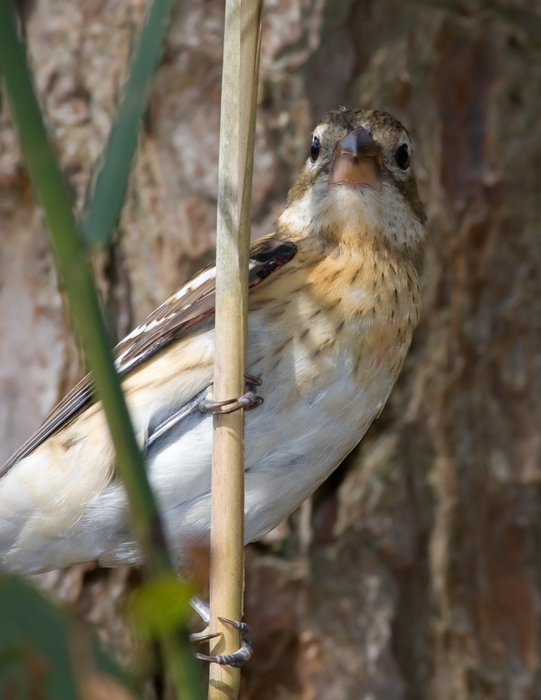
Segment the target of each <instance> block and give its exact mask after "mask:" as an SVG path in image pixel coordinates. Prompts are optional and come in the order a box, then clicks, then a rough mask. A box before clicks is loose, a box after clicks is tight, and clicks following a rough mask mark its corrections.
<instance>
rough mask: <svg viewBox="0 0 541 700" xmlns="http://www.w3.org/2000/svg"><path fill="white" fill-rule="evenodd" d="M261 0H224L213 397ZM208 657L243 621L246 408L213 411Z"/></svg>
mask: <svg viewBox="0 0 541 700" xmlns="http://www.w3.org/2000/svg"><path fill="white" fill-rule="evenodd" d="M262 7H263V0H227V1H226V9H225V30H224V67H223V77H222V105H221V109H222V111H221V122H220V160H219V183H218V225H217V250H216V355H215V369H214V399H215V400H217V401H221V400H224V399H231V398H234V397H238V396H241V395H242V394H243V393H244V391H245V380H244V372H245V366H246V338H247V313H248V254H249V243H250V208H251V187H252V170H253V167H252V166H253V142H254V131H255V106H256V102H257V100H256V97H257V81H258V73H259V48H260V34H261V11H262ZM211 530H212V535H211V574H210V601H211V629H212V630H213V631H215V632H221V633H222V636H221V637H218V638H217V641H216V642H215V643H214V645H213V648H212V653H213V654H231V653H233V652H234V651H236V650H237V649H238V648H239V645H240V634H239V632H238V631H236V630H234V629H232V628H231V627H230V626H228V625H224V624H223V623H222V622H221V621H220V620H219V619H218V616H221V617H225V618H228V619H231V620H240V619H241V618H242V607H243V606H242V600H243V588H244V551H243V548H244V411H243V410H241V411H237V412H236V413H231V414H229V415H223V416H220V415H216V416H214V449H213V469H212V516H211ZM239 685H240V670H239V669H234V668H232V667H230V666H219V665H217V664H211V667H210V673H209V695H208V697H209V700H226V699H227V700H232V699H234V698H236V697H237V696H238V691H239Z"/></svg>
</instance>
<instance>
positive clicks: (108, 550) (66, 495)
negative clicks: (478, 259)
mask: <svg viewBox="0 0 541 700" xmlns="http://www.w3.org/2000/svg"><path fill="white" fill-rule="evenodd" d="M350 133H353V134H357V135H358V134H361V133H362V134H363V139H364V140H362V139H361V137H360V136H359V137H358V141H359V144H362V145H363V148H364V147H365V144H366V143H368V137H367V136H366V134H368V135H369V137H370V140H371V143H372V144H373V143H374V142H375V144H376V146H377V148H376V150H375V151H374V153H375V155H372V152H370V154H369V155H366V156H363V155H362V154H361V155H359V158H363V157H364V158H375V160H374V161H367V163H368V162H369V164H370V168H372V170H371V171H370V173H371V172H372V171H373V172H374V173H376V175H375V176H374V175H372V174H370V175H369V177H370V178H373V177H376V180H375V182H376V186H375V187H374V186H372V185H364V184H363V182H360V183H359V182H349V181H348V180H347V178H346V179H345V180H344V181H339V182H335V181H334V180H336V179H337V177H338V176H337V175H336V172H337V171H336V169H335V170H333V168H334V164H335V163H336V162H337V160H338V159H339V158H341V157H342V156H341V155H340V148H342V150H344V148H343V144H344V143H346V146H348V147H349V145H348V144H349V141H348V142H345V141H344V139H345V137H346V136H347V135H348V134H350ZM314 138H315V139H316V140H317V142H318V144H319V152H318V155H317V157H316V158H315V159H312V160H313V162H312V160H310V161H308V162H307V164H306V166H305V168H304V169H303V171H302V173H301V175H300V177H299V179H298V181H297V183H296V185H295V187H294V188H293V189H292V190H291V192H290V196H289V199H288V206H287V207H286V209H285V211H284V213H283V214H282V216H281V218H280V220H279V222H278V228H277V232H276V233H275V234H273V235H272V236H271V237H270V238H271V239H273V238H274V239H280V240H284V241H289V242H290V243H292V244H295V246H296V253H295V252H293V253H291V255H292V257H291V256H290V257H291V259H290V260H289V261H288V262H286V263H285V264H281V265H280V266H277V269H276V271H273V272H272V274H269V275H268V277H267V278H265V279H264V281H263V282H261V284H259V285H258V286H254V288H253V290H252V291H251V293H250V300H249V328H248V338H249V340H248V363H247V371H248V372H249V373H250V374H253V375H257V376H259V377H261V379H262V382H263V383H262V386H261V387H260V388H259V389H258V393H259V394H260V395H261V396H262V397H263V398H264V400H265V402H264V404H263V405H262V406H260V407H258V408H256V409H254V410H253V411H250V412H249V413H247V414H246V530H245V539H246V541H251V540H253V539H256V538H257V537H259V536H261V535H262V534H263V533H265V532H267V531H268V530H269V529H271V528H272V527H274V526H276V525H277V524H278V523H279V522H280V521H281V520H282V519H283V518H284V517H286V516H287V515H288V514H289V513H290V512H291V511H292V510H293V509H294V508H295V507H296V506H298V505H299V504H300V503H301V502H302V500H303V499H304V498H305V497H306V496H307V495H308V494H309V493H311V492H312V491H313V490H314V489H315V488H316V487H317V486H318V485H319V484H320V483H321V482H322V481H323V480H324V479H325V478H326V477H327V476H328V474H329V473H330V472H331V471H332V470H333V469H334V468H335V467H336V466H337V465H338V464H339V463H340V461H341V460H342V459H343V458H344V456H345V455H347V453H348V452H349V451H350V450H351V449H352V448H353V447H354V446H355V445H356V444H357V443H358V442H359V440H360V439H361V438H362V436H363V435H364V433H365V432H366V430H367V428H368V427H369V425H370V423H371V422H372V420H373V419H374V418H375V417H376V416H377V415H379V413H380V412H381V409H382V408H383V406H384V404H385V401H386V400H387V397H388V396H389V393H390V391H391V389H392V386H393V384H394V382H395V380H396V378H397V376H398V373H399V372H400V369H401V367H402V364H403V362H404V358H405V356H406V353H407V350H408V348H409V345H410V342H411V337H412V333H413V330H414V328H415V326H416V324H417V322H418V320H419V314H420V307H421V297H420V290H419V284H418V278H417V271H416V263H417V260H418V258H419V254H420V252H421V247H422V243H423V240H424V229H423V221H424V214H423V209H422V205H421V204H420V202H419V200H418V197H417V190H416V186H415V180H414V177H413V174H412V172H411V170H410V168H409V165H408V166H407V167H406V168H402V167H400V166H399V165H398V162H399V160H398V159H399V156H398V155H397V149H398V148H400V146H402V147H403V148H404V147H405V148H406V150H407V151H408V153H409V150H410V149H411V144H410V142H409V137H408V135H407V132H406V131H405V130H404V128H403V127H402V126H401V125H400V124H399V123H398V122H396V120H394V119H393V118H392V117H391V116H390V115H387V114H385V113H378V112H368V111H357V112H355V111H347V110H340V111H338V112H331V113H329V114H328V115H326V116H325V117H324V119H323V121H322V123H321V124H320V125H319V126H318V127H317V129H316V130H315V132H314ZM314 143H316V141H314ZM340 144H342V147H340V148H339V146H340ZM404 145H405V146H404ZM359 148H360V146H359ZM374 148H375V146H372V149H373V150H374ZM346 150H347V149H346ZM367 152H368V151H367ZM313 153H315V151H314V150H313ZM402 155H403V153H402ZM346 157H347V158H350V155H349V152H348V154H346ZM356 157H357V156H355V158H356ZM352 158H353V156H352ZM350 160H351V159H350ZM350 160H342V161H341V162H342V163H345V167H346V171H347V167H348V163H349V162H350ZM355 162H356V161H355ZM376 162H377V165H376ZM400 162H402V161H400ZM402 164H403V163H402ZM341 172H342V171H340V173H341ZM347 172H349V171H347ZM352 172H353V171H352ZM355 172H357V171H355ZM363 172H364V171H363ZM367 172H368V171H367ZM340 177H342V175H340ZM352 177H353V175H352ZM355 177H357V178H360V177H362V176H360V175H355ZM377 178H379V179H377ZM371 182H372V180H371ZM379 185H381V187H379ZM293 248H294V246H293ZM212 274H213V273H212V271H207V272H206V273H204V274H203V275H202V276H201V277H200V278H195V280H194V281H193V282H192V283H191V284H192V287H193V289H192V290H191V293H197V291H198V285H200V286H201V288H202V285H203V283H204V284H208V283H209V279H211V278H212ZM198 280H199V281H198ZM188 291H190V290H188ZM185 293H186V292H185V291H184V292H183V291H181V292H179V293H178V294H177V295H174V297H172V298H171V300H169V302H166V304H165V305H164V307H162V308H164V309H165V310H167V305H168V304H171V303H172V300H173V301H174V298H175V296H176V303H177V304H178V303H179V299H181V298H182V294H185ZM183 313H184V312H183ZM159 323H160V319H159V318H158V319H157V320H154V321H152V322H151V324H149V325H148V326H147V327H146V328H145V327H141V328H140V329H139V330H136V331H134V333H133V334H132V336H133V337H132V341H133V342H136V341H137V340H138V339H140V338H141V337H142V335H144V332H146V331H147V330H148V328H150V325H152V327H153V328H154V331H156V329H158V330H159ZM128 340H129V339H128ZM130 342H131V341H130ZM128 349H129V347H128ZM119 352H120V350H119ZM123 352H124V351H123V350H122V352H121V353H120V360H119V362H120V364H121V361H122V358H123V357H124V355H123V354H122V353H123ZM213 354H214V333H213V318H212V317H209V316H208V315H207V316H206V317H204V318H203V317H202V320H200V321H199V322H198V323H196V324H195V325H193V327H190V328H188V329H187V330H186V331H185V332H183V333H181V334H180V335H179V337H175V338H174V339H173V340H171V341H170V342H168V343H167V344H166V345H165V346H164V347H163V348H162V349H160V350H159V351H158V352H156V353H154V354H152V355H151V356H150V357H149V359H145V361H144V362H142V363H141V364H139V365H138V366H135V368H134V369H130V370H129V371H128V373H127V375H126V377H125V379H124V381H123V387H124V390H125V393H126V397H127V401H128V405H129V408H130V411H131V415H132V420H133V423H134V427H135V430H136V434H137V436H138V439H139V442H140V444H141V447H142V448H143V449H145V450H146V460H147V465H148V473H149V478H150V481H151V484H152V486H153V488H154V490H155V493H156V495H157V498H158V500H159V503H160V507H161V509H162V512H163V514H164V516H165V522H166V527H167V532H168V536H169V539H170V544H171V546H172V548H173V550H174V551H175V552H176V554H177V556H178V560H179V563H180V564H181V565H183V564H186V563H187V562H186V552H187V551H188V549H189V548H190V546H191V545H192V544H194V543H201V542H207V541H208V536H209V517H210V460H211V433H212V418H211V416H210V415H208V414H205V413H202V412H200V411H199V410H197V405H195V404H194V406H195V408H193V410H192V409H190V411H189V412H188V413H187V414H186V416H184V417H182V420H179V421H178V422H176V423H174V425H173V424H171V427H168V425H169V424H168V423H167V421H168V420H169V419H170V418H171V416H175V415H179V411H182V410H183V407H185V406H186V405H188V406H190V405H191V404H190V402H193V401H194V399H195V398H196V397H198V396H199V395H201V396H203V395H204V393H205V392H206V391H207V389H208V388H209V386H210V385H211V382H212V374H213ZM64 422H65V421H64ZM164 426H165V427H164ZM153 436H154V437H153ZM37 442H38V441H36V443H37ZM21 455H22V457H21V458H20V459H19V460H18V461H17V459H16V460H15V461H14V463H11V464H10V465H9V469H7V470H5V473H4V474H3V476H1V472H0V565H1V566H2V567H3V568H6V569H10V570H16V571H24V572H35V571H43V570H47V569H51V568H57V567H60V566H66V565H69V564H72V563H75V562H80V561H85V560H90V559H98V560H100V561H101V562H102V563H104V564H119V563H124V562H137V561H139V550H138V547H137V545H136V543H135V542H134V540H133V538H132V536H131V534H130V532H129V529H128V525H127V516H126V498H125V495H124V492H123V489H122V487H121V485H120V484H119V483H118V482H117V481H116V479H115V478H114V451H113V448H112V445H111V441H110V438H109V434H108V430H107V426H106V423H105V419H104V415H103V412H102V411H101V407H100V404H99V403H95V404H92V405H90V406H88V407H86V408H85V410H83V411H82V412H81V413H80V414H78V415H76V416H75V417H74V418H73V419H72V420H71V422H67V423H66V424H60V425H59V426H58V428H55V429H54V430H53V431H52V434H50V435H48V437H47V438H46V439H45V440H44V441H43V442H41V444H36V447H35V448H33V449H32V451H30V452H29V453H28V454H26V453H25V452H22V453H21Z"/></svg>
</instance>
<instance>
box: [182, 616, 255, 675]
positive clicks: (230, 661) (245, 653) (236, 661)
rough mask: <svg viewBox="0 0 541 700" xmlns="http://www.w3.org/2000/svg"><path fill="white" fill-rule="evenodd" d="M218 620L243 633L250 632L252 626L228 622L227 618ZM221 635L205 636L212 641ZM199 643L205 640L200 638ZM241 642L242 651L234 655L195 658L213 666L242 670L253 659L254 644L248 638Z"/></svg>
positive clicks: (199, 655) (234, 621) (243, 638)
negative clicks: (218, 665)
mask: <svg viewBox="0 0 541 700" xmlns="http://www.w3.org/2000/svg"><path fill="white" fill-rule="evenodd" d="M218 619H219V620H221V621H222V622H225V623H226V624H228V625H231V626H232V627H234V628H235V629H237V630H240V631H241V632H249V631H250V626H249V625H247V624H246V623H245V622H237V621H236V620H228V619H227V618H225V617H220V618H218ZM219 634H220V632H217V633H216V634H209V635H205V638H209V639H212V638H213V637H217V636H218V635H219ZM197 641H203V638H200V639H198V640H197ZM241 641H242V644H241V647H240V649H238V650H237V651H235V652H233V654H216V655H208V654H196V655H195V657H196V658H197V659H200V660H201V661H208V662H209V663H211V664H220V666H233V668H242V666H244V664H245V663H246V662H247V661H249V660H250V659H251V658H252V654H253V648H252V643H251V642H250V640H249V639H248V638H247V637H241Z"/></svg>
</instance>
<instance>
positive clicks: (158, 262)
mask: <svg viewBox="0 0 541 700" xmlns="http://www.w3.org/2000/svg"><path fill="white" fill-rule="evenodd" d="M143 11H144V3H142V2H140V0H79V1H78V2H69V3H66V2H64V1H62V0H38V2H37V4H36V7H35V9H34V11H33V13H32V14H31V15H30V17H29V19H28V21H27V39H28V44H29V51H30V54H31V57H32V59H33V65H34V69H35V72H36V81H37V85H38V88H39V92H40V95H41V99H42V102H43V105H44V106H45V108H46V110H47V114H48V118H49V126H50V129H51V132H52V134H53V136H54V138H55V141H56V143H57V145H58V148H59V152H60V154H61V160H62V165H63V167H64V169H65V172H66V176H67V177H68V179H69V181H70V183H71V185H72V187H73V191H74V194H75V197H76V199H77V202H78V205H79V206H80V205H81V203H82V200H83V198H84V193H85V190H86V187H87V185H88V181H89V175H90V170H91V166H92V164H93V163H94V162H95V160H96V158H97V157H98V155H99V153H100V151H101V149H102V147H103V145H104V143H105V139H106V136H107V132H108V128H109V125H110V122H111V118H112V117H113V116H114V114H115V109H116V104H117V100H118V95H119V92H120V90H121V86H122V82H123V79H124V75H125V72H126V64H127V59H128V56H129V47H130V42H131V40H132V38H133V36H134V33H135V31H136V29H137V27H138V26H139V24H140V21H141V17H142V13H143ZM222 31H223V4H222V3H221V2H219V1H218V0H208V1H207V2H205V3H203V2H199V1H197V0H185V2H184V3H182V4H179V6H178V7H177V8H176V10H175V12H174V17H173V24H172V27H171V30H170V32H169V37H168V42H167V48H166V52H165V56H164V59H163V61H162V65H161V67H160V69H159V71H158V73H157V76H156V80H155V84H154V89H153V95H152V100H151V106H150V109H149V113H148V118H147V121H146V125H145V132H144V134H143V136H142V138H141V148H140V154H139V157H138V160H137V163H136V165H135V167H134V172H133V177H132V184H131V188H130V194H129V200H128V203H127V205H126V207H125V211H124V215H123V218H122V223H121V226H120V231H119V235H118V237H117V239H116V241H115V243H114V244H113V245H112V246H111V247H110V249H109V250H108V251H105V252H104V253H102V254H100V256H99V258H98V260H97V262H96V268H97V273H98V279H99V285H100V290H101V293H102V297H103V300H104V306H105V308H106V311H107V314H108V318H109V320H110V324H111V328H112V329H113V332H114V334H115V336H116V338H119V337H121V336H123V335H124V334H125V333H126V332H127V331H128V330H129V329H130V328H131V327H132V326H133V325H134V324H136V323H138V322H140V321H141V320H143V318H144V317H145V316H146V315H147V314H148V313H149V312H150V311H152V310H153V308H154V307H155V306H157V305H158V304H159V303H161V302H162V301H163V300H164V299H165V297H166V296H167V295H168V294H169V293H171V292H173V291H174V290H175V289H177V288H178V287H179V286H180V285H181V284H182V283H183V282H184V281H185V280H186V279H187V278H188V277H189V276H190V275H191V274H192V273H193V272H195V271H196V270H197V269H199V268H200V267H201V266H203V265H204V264H206V263H207V262H209V261H210V260H211V259H212V256H213V249H214V242H215V223H216V213H215V210H216V190H217V161H218V158H217V153H218V125H219V97H220V78H221V75H220V72H221V68H220V62H221V51H222V48H221V47H222V43H221V41H222V40H221V34H222ZM540 95H541V3H539V2H532V3H526V2H521V0H514V2H513V1H512V0H509V1H508V2H504V0H500V1H495V2H488V1H483V0H479V1H478V2H473V0H462V1H459V0H450V1H449V2H446V3H434V2H427V1H425V2H422V1H419V2H417V3H404V2H399V1H398V0H378V1H377V2H376V0H357V1H356V2H355V1H353V0H342V1H341V2H339V3H337V2H333V0H289V1H288V0H275V1H274V2H271V1H270V0H269V1H268V3H267V6H266V8H265V24H264V31H263V48H262V74H261V80H260V95H259V105H260V111H259V122H258V126H257V139H256V156H255V184H254V198H253V214H254V236H259V235H261V234H263V233H267V232H270V231H271V230H272V226H273V222H274V221H275V220H276V218H277V216H278V214H279V213H280V211H281V207H282V206H283V203H284V201H285V196H286V194H287V191H288V189H289V187H290V186H291V184H292V183H293V181H294V179H295V177H296V174H297V173H298V171H299V169H300V167H301V165H302V163H303V162H304V160H305V158H306V157H307V152H308V148H309V143H310V136H309V134H310V131H311V129H312V128H313V127H314V126H315V125H316V124H317V121H318V119H319V116H320V115H321V113H323V112H324V111H326V110H328V109H332V108H336V107H337V106H338V105H339V104H343V105H346V106H347V107H350V108H356V107H370V108H375V109H385V110H388V111H390V112H392V113H393V114H394V115H395V116H396V117H397V118H398V119H400V120H401V121H402V122H403V123H404V124H405V125H406V127H407V128H408V129H409V130H410V132H411V134H412V137H413V140H414V143H415V156H414V157H415V163H416V172H417V178H418V182H419V186H420V191H421V195H422V199H423V200H424V202H425V204H426V205H427V210H428V215H429V219H428V231H429V240H428V244H427V248H426V256H425V264H424V270H423V275H422V288H423V296H424V311H423V317H422V321H421V325H420V327H419V329H418V330H417V332H416V334H415V338H414V343H413V347H412V350H411V352H410V355H409V357H408V359H407V361H406V366H405V368H404V370H403V372H402V375H401V377H400V379H399V382H398V385H397V386H396V388H395V390H394V391H393V394H392V396H391V398H390V400H389V402H388V405H387V407H386V409H385V410H384V412H383V414H382V416H381V417H380V419H379V420H378V421H377V422H376V423H375V424H374V425H373V426H372V428H371V430H370V432H369V434H368V435H367V437H366V438H365V440H364V441H363V443H362V445H361V446H360V447H359V448H358V449H357V450H355V452H354V453H352V454H351V455H350V457H349V458H348V459H347V460H346V462H345V463H344V464H343V465H342V466H341V467H340V468H339V469H338V470H337V472H336V473H335V474H334V475H333V476H332V477H331V478H330V479H329V480H328V482H327V483H325V484H324V485H323V486H322V487H321V488H320V489H319V491H318V492H317V493H316V494H315V495H314V497H313V498H312V499H311V501H310V502H309V503H308V504H307V505H305V506H304V507H303V508H302V510H301V511H300V512H299V513H297V514H295V515H294V516H293V517H292V518H291V519H290V520H289V522H288V523H284V525H283V526H281V527H280V528H278V529H277V530H276V531H274V532H273V533H271V534H270V535H269V536H267V537H266V538H265V539H264V541H263V543H261V544H258V545H255V546H251V547H249V548H248V550H247V581H246V619H247V621H248V622H249V623H250V624H252V626H253V634H252V639H253V642H254V647H255V656H254V659H253V661H252V662H250V664H249V665H248V666H247V667H246V669H245V671H244V673H243V691H242V698H243V700H271V699H272V700H275V699H277V698H278V699H282V700H286V699H288V700H293V699H295V700H301V699H302V700H312V699H314V700H315V699H316V698H317V699H325V700H346V699H347V700H379V699H382V700H395V699H396V700H466V699H468V700H481V699H487V700H488V699H490V700H505V699H507V698H509V699H513V700H534V699H539V698H541V678H540V671H539V665H540V664H539V654H538V646H539V639H540V632H539V630H540V619H539V600H540V598H541V561H540V550H539V546H540V541H541V529H540V524H541V512H540V511H541V500H540V487H539V484H540V481H541V430H540V426H541V372H540V374H539V375H538V373H537V370H538V369H541V342H540V341H541V332H540V331H541V328H540V326H541V273H540V272H539V271H540V270H541V230H540V228H541V224H540V222H541V195H540V192H541V167H540V163H541V119H540V118H539V112H540ZM0 188H1V190H0V205H1V206H0V230H1V234H0V235H1V237H2V249H1V258H0V397H1V398H0V416H1V420H0V452H1V455H0V457H5V458H7V457H8V456H9V454H10V453H11V452H12V451H13V450H14V449H15V448H16V447H18V446H19V444H20V443H21V442H22V441H23V440H24V439H25V438H26V437H28V436H29V435H30V433H31V432H32V431H33V430H34V429H35V428H36V427H37V426H38V424H39V423H40V422H41V420H42V419H43V418H44V417H45V415H46V414H47V412H48V411H49V410H50V409H51V408H52V407H53V405H54V404H55V402H56V401H57V400H58V399H60V398H61V396H62V395H63V394H64V393H65V392H66V391H67V390H68V389H69V388H70V387H71V386H72V385H73V384H74V382H75V381H76V379H77V378H78V377H79V376H80V375H81V373H82V371H83V367H82V363H81V361H80V360H78V359H77V353H76V350H75V345H74V342H73V341H72V340H71V338H70V333H69V330H68V324H67V318H66V314H65V312H64V311H63V306H62V303H61V296H60V294H59V292H58V289H57V281H56V277H55V273H54V267H53V259H52V255H51V254H50V252H49V249H48V243H47V239H46V237H45V234H44V231H43V227H42V222H41V219H40V214H39V209H38V208H37V207H36V206H35V204H34V202H33V199H32V195H31V190H30V186H29V183H28V178H27V175H26V170H25V168H24V164H23V162H22V159H21V156H20V152H19V149H18V145H17V139H16V136H15V134H14V130H13V126H12V125H11V122H10V117H9V113H8V106H7V103H6V100H5V99H4V97H3V96H2V102H1V109H0ZM536 309H537V311H536ZM130 580H131V579H130V574H129V572H128V571H127V570H120V571H116V572H106V571H101V570H98V569H96V568H93V567H92V565H89V566H81V567H75V568H74V569H71V570H70V571H68V572H63V573H58V574H51V575H46V576H43V577H41V583H42V585H46V586H49V587H51V588H52V589H54V590H56V592H57V593H58V595H60V596H61V597H63V598H64V599H65V600H67V601H69V602H70V603H71V604H72V605H73V606H74V607H75V608H76V609H78V610H79V611H80V613H81V615H83V616H84V617H86V618H87V619H90V620H92V621H94V622H95V623H96V624H97V626H98V628H99V629H100V631H101V633H102V635H103V636H104V637H105V638H107V639H109V640H111V641H113V643H114V644H115V645H116V649H117V652H118V654H119V656H120V657H121V658H124V659H129V658H130V655H131V653H132V650H131V646H130V642H129V637H128V635H127V632H126V630H125V628H124V626H123V624H122V622H121V610H122V606H123V601H124V598H125V592H126V590H127V588H129V586H130V585H131V584H130V583H129V581H130Z"/></svg>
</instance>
